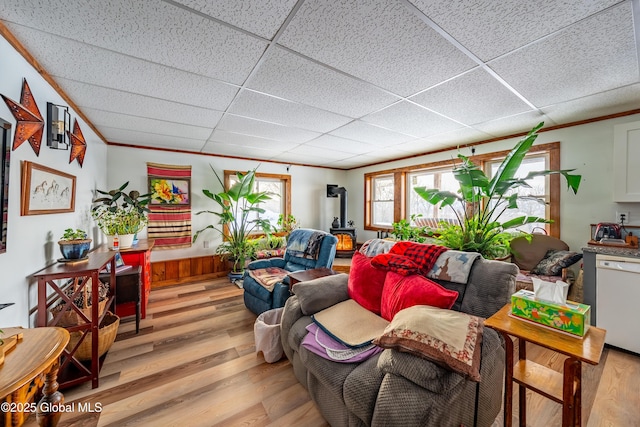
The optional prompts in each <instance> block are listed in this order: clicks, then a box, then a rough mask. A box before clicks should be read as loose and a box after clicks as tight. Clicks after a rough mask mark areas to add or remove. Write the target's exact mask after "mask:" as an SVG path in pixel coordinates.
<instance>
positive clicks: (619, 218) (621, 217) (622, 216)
mask: <svg viewBox="0 0 640 427" xmlns="http://www.w3.org/2000/svg"><path fill="white" fill-rule="evenodd" d="M629 217H630V214H629V212H622V211H616V222H618V223H620V222H624V223H625V224H629V219H630V218H629Z"/></svg>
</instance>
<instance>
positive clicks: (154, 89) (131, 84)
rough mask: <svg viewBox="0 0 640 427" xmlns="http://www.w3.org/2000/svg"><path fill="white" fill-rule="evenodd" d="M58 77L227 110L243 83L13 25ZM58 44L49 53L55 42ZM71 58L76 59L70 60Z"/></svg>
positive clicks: (12, 27) (18, 34)
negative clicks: (239, 84)
mask: <svg viewBox="0 0 640 427" xmlns="http://www.w3.org/2000/svg"><path fill="white" fill-rule="evenodd" d="M8 27H9V28H10V29H11V32H13V33H14V35H16V37H17V38H18V39H19V40H29V52H30V53H31V54H33V55H35V56H36V57H37V58H39V60H40V63H41V64H42V66H44V68H45V69H47V70H48V72H49V74H51V75H52V76H54V77H64V78H67V79H71V80H75V81H79V82H83V83H90V84H95V85H98V86H104V87H107V88H112V89H118V90H121V91H124V92H131V93H138V94H142V95H146V96H150V97H154V98H160V99H166V100H169V101H175V102H181V103H184V104H187V105H196V106H199V107H205V108H212V109H215V110H221V111H224V110H225V109H226V108H227V107H228V106H229V103H230V102H231V101H232V100H233V97H234V96H235V94H236V93H237V92H238V87H237V86H233V85H230V84H225V83H222V82H219V81H217V80H214V79H211V78H208V77H203V76H200V75H197V74H193V73H188V72H185V71H181V70H177V69H175V68H170V67H165V66H162V65H158V64H154V63H152V62H149V61H145V60H141V59H137V58H134V57H131V56H128V55H123V54H119V53H116V52H114V51H112V50H106V49H103V48H98V47H95V46H90V45H87V44H83V43H79V42H75V41H72V40H68V39H63V38H61V37H58V36H54V35H51V34H47V33H43V32H41V31H36V30H32V29H29V28H26V27H22V26H19V25H11V24H10V25H8ZM52 43H53V44H54V45H55V46H56V49H55V51H56V52H55V55H50V54H49V53H48V51H50V50H51V44H52ZM69 58H73V61H70V60H69Z"/></svg>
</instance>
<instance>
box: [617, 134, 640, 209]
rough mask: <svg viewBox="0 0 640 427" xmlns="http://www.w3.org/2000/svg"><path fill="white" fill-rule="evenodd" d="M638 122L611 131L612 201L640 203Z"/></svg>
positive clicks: (639, 138)
mask: <svg viewBox="0 0 640 427" xmlns="http://www.w3.org/2000/svg"><path fill="white" fill-rule="evenodd" d="M638 159H640V122H631V123H624V124H620V125H616V126H614V130H613V201H614V202H640V168H639V167H638Z"/></svg>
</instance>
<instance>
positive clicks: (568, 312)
mask: <svg viewBox="0 0 640 427" xmlns="http://www.w3.org/2000/svg"><path fill="white" fill-rule="evenodd" d="M511 314H512V315H514V316H517V317H521V318H523V319H526V320H530V321H532V322H535V323H539V324H541V325H544V326H549V327H551V328H554V329H557V330H560V331H563V332H567V333H569V334H571V335H575V336H578V337H583V336H584V334H586V333H587V331H588V330H589V325H590V323H591V307H590V306H588V305H586V304H579V303H577V302H573V301H567V302H566V303H565V304H558V303H553V302H549V301H545V300H541V299H537V298H536V297H535V294H534V293H533V292H531V291H527V290H525V289H522V290H520V291H518V292H516V293H515V294H513V295H511Z"/></svg>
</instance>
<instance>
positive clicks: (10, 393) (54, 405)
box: [0, 328, 69, 426]
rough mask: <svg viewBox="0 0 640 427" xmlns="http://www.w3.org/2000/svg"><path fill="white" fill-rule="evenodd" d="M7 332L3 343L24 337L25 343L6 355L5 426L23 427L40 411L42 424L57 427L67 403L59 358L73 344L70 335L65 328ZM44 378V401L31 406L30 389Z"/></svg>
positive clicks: (0, 396)
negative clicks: (61, 386)
mask: <svg viewBox="0 0 640 427" xmlns="http://www.w3.org/2000/svg"><path fill="white" fill-rule="evenodd" d="M3 330H4V333H3V334H2V337H3V339H6V337H10V336H12V335H14V334H20V333H21V334H22V339H21V340H18V341H17V343H16V345H15V348H13V349H12V350H10V351H9V353H7V354H6V355H5V359H4V364H2V365H0V405H2V407H3V410H2V412H3V414H2V416H3V417H5V419H4V425H6V426H15V425H21V424H22V423H23V422H24V420H25V419H26V418H27V417H28V416H29V413H30V412H32V409H36V408H37V420H38V424H39V425H41V426H55V425H56V424H57V423H58V420H59V419H60V415H61V414H60V412H59V411H58V409H59V407H60V405H62V404H63V402H64V397H63V396H62V393H60V392H59V391H58V383H57V376H58V367H59V357H60V354H62V351H63V350H64V348H65V347H66V345H67V343H68V342H69V332H67V330H65V329H63V328H34V329H23V328H4V329H3ZM42 376H44V386H43V389H42V393H43V396H42V399H41V400H40V402H38V404H37V405H35V404H30V405H29V404H28V403H27V400H28V398H29V397H31V395H30V394H29V388H30V385H31V383H32V382H34V381H35V382H36V383H37V382H38V381H39V378H41V377H42ZM32 393H33V392H32ZM5 409H6V410H5ZM25 409H26V410H25Z"/></svg>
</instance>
